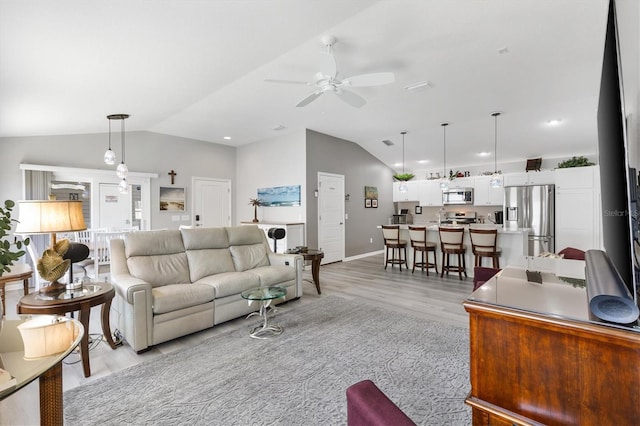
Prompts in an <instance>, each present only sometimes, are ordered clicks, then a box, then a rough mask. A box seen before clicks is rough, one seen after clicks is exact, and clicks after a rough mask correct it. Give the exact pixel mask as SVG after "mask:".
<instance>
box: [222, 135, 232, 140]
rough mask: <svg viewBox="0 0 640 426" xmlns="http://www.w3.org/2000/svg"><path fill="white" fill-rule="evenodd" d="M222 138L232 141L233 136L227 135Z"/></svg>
mask: <svg viewBox="0 0 640 426" xmlns="http://www.w3.org/2000/svg"><path fill="white" fill-rule="evenodd" d="M222 139H224V140H226V141H230V140H231V136H225V137H223V138H222Z"/></svg>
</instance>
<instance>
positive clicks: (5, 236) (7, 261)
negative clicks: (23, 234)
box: [0, 200, 29, 276]
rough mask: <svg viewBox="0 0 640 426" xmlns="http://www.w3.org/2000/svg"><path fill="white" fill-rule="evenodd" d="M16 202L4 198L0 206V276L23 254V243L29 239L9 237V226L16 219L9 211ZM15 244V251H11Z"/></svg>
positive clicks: (9, 270) (26, 242)
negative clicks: (2, 205) (2, 204)
mask: <svg viewBox="0 0 640 426" xmlns="http://www.w3.org/2000/svg"><path fill="white" fill-rule="evenodd" d="M15 205H16V203H15V202H13V201H12V200H5V202H4V208H3V207H0V262H2V265H1V266H0V276H2V274H4V273H5V272H11V265H13V264H14V263H15V262H16V261H17V260H18V259H20V258H21V257H22V256H24V255H25V253H26V252H25V251H24V250H22V246H23V245H28V244H29V239H28V238H26V239H25V240H24V241H21V240H19V239H17V238H16V237H13V239H11V237H10V235H11V228H12V225H13V224H14V223H17V222H18V221H17V220H15V219H13V218H12V217H11V212H12V211H13V208H14V207H15ZM14 246H15V248H16V251H13V247H14Z"/></svg>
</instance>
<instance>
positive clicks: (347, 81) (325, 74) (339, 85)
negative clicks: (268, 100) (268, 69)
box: [264, 36, 395, 108]
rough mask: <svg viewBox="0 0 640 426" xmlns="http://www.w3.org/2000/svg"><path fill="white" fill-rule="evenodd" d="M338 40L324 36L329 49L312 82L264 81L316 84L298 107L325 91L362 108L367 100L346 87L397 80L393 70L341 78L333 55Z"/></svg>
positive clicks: (376, 84) (323, 40) (365, 85)
mask: <svg viewBox="0 0 640 426" xmlns="http://www.w3.org/2000/svg"><path fill="white" fill-rule="evenodd" d="M336 41H337V39H336V38H335V37H334V36H325V37H323V38H322V43H323V44H324V45H325V46H326V48H327V51H326V53H324V54H323V55H322V64H321V70H320V71H318V72H317V73H315V74H314V76H313V81H312V82H305V81H295V80H277V79H265V80H264V81H266V82H269V83H285V84H304V85H306V86H315V88H316V90H314V91H313V92H312V93H311V94H309V95H307V96H305V97H304V98H303V99H302V100H301V101H300V102H298V103H297V104H296V107H303V106H306V105H309V104H310V103H311V102H313V101H315V100H316V99H318V98H319V97H320V96H321V95H322V94H324V93H334V94H336V95H337V96H338V97H339V98H340V99H342V100H343V101H344V102H346V103H347V104H349V105H351V106H353V107H356V108H360V107H361V106H363V105H364V104H366V103H367V101H366V100H365V99H364V98H363V97H362V96H360V95H358V94H356V93H354V92H352V91H349V90H346V88H348V87H370V86H381V85H383V84H390V83H393V82H394V81H395V76H394V75H393V73H392V72H377V73H370V74H359V75H354V76H351V77H346V78H341V77H340V76H339V72H338V67H337V65H336V58H335V56H334V55H333V45H334V44H335V42H336Z"/></svg>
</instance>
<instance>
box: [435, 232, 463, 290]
mask: <svg viewBox="0 0 640 426" xmlns="http://www.w3.org/2000/svg"><path fill="white" fill-rule="evenodd" d="M438 233H439V234H440V249H441V250H442V272H441V273H440V277H441V278H442V277H443V276H444V273H445V272H446V273H447V275H449V272H450V271H451V272H457V273H458V275H459V276H460V279H462V274H463V273H464V276H465V277H466V276H467V270H466V264H465V260H464V257H465V254H466V253H467V248H466V247H465V246H464V244H463V242H462V240H463V238H464V228H459V227H457V228H453V227H452V228H449V227H447V228H443V227H439V228H438ZM451 255H454V256H457V257H458V264H457V265H452V264H451Z"/></svg>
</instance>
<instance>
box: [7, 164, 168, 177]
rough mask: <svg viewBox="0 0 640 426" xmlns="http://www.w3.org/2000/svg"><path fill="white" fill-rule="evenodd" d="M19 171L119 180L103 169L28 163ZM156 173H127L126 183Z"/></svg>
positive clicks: (154, 175)
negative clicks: (70, 174)
mask: <svg viewBox="0 0 640 426" xmlns="http://www.w3.org/2000/svg"><path fill="white" fill-rule="evenodd" d="M20 170H39V171H42V172H54V173H56V174H58V173H59V174H60V175H63V176H64V175H65V174H68V173H74V175H75V176H81V177H94V176H107V177H108V176H113V177H114V180H116V181H117V182H120V178H118V177H117V176H116V171H115V169H111V170H105V169H79V168H74V167H61V166H48V165H43V164H28V163H20ZM157 177H158V174H157V173H147V172H132V171H129V174H128V175H127V181H129V180H133V178H141V179H151V178H157Z"/></svg>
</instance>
